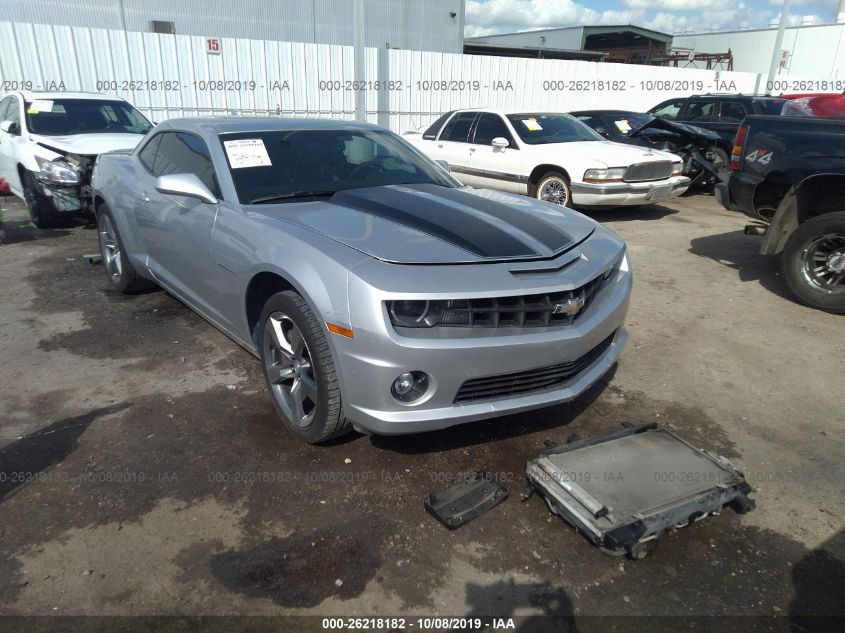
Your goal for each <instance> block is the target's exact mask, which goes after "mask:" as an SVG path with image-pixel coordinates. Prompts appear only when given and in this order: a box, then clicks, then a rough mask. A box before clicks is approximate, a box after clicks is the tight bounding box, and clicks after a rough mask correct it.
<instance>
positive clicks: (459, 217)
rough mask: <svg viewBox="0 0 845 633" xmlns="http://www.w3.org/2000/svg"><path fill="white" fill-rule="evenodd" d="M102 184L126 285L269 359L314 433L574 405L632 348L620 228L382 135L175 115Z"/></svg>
mask: <svg viewBox="0 0 845 633" xmlns="http://www.w3.org/2000/svg"><path fill="white" fill-rule="evenodd" d="M92 193H93V196H94V204H95V208H96V212H97V219H98V228H99V240H100V247H101V251H102V255H103V261H104V263H105V267H106V270H107V272H108V274H109V277H110V279H111V281H112V283H113V284H114V286H115V287H116V288H117V289H118V290H120V291H122V292H127V293H129V292H136V291H139V290H142V289H143V288H145V287H147V286H149V285H151V284H157V285H159V286H162V287H163V288H165V289H167V290H168V291H169V292H170V293H172V294H173V295H175V296H176V297H178V298H179V299H180V300H182V301H183V302H185V303H186V304H187V305H189V306H190V307H191V308H192V309H194V310H196V311H197V312H198V313H199V314H200V315H202V316H203V317H204V318H205V319H207V320H208V321H209V322H211V323H212V324H213V325H215V326H216V327H218V328H219V329H220V330H222V331H223V332H224V333H226V334H227V335H228V336H230V337H231V338H233V339H234V340H235V341H237V342H238V343H239V344H241V345H242V346H243V347H245V348H246V349H247V350H249V351H250V352H251V353H252V354H254V355H255V356H257V357H258V358H260V359H261V362H262V365H263V368H264V375H265V378H266V382H267V387H268V389H269V390H270V392H271V394H272V396H273V401H274V404H275V406H276V409H277V410H278V412H279V414H280V416H281V418H282V419H283V420H284V422H285V423H286V424H287V426H288V427H289V428H290V429H291V430H292V431H293V432H294V433H295V434H296V435H297V436H299V437H300V438H302V439H303V440H305V441H308V442H322V441H325V440H328V439H330V438H332V437H336V436H338V435H340V434H342V433H344V432H346V431H347V430H349V429H350V428H352V427H354V428H356V429H358V430H361V431H363V432H372V433H380V434H400V433H413V432H418V431H428V430H433V429H440V428H444V427H448V426H451V425H454V424H459V423H462V422H469V421H472V420H479V419H483V418H490V417H494V416H500V415H505V414H509V413H516V412H519V411H525V410H529V409H535V408H539V407H543V406H548V405H552V404H555V403H559V402H565V401H568V400H571V399H572V398H575V397H576V396H578V395H579V394H580V393H582V392H583V391H584V390H586V389H587V388H588V387H589V386H590V385H592V384H593V383H594V382H596V381H597V380H598V379H599V378H600V377H601V376H602V375H603V374H604V373H605V372H606V371H607V370H608V369H609V368H610V367H611V365H613V363H614V362H615V361H616V359H617V357H618V356H619V354H620V352H621V350H622V348H623V346H624V344H625V341H626V339H627V334H626V332H625V329H624V320H625V314H626V312H627V309H628V301H629V297H630V292H631V273H630V270H629V262H628V256H627V253H626V250H625V244H624V242H623V241H622V240H621V239H620V238H619V237H618V236H617V235H616V234H615V233H613V232H612V231H610V230H609V229H607V228H604V227H603V226H601V225H599V224H597V223H596V222H594V221H592V220H590V219H589V218H586V217H584V216H583V215H580V214H578V213H576V212H574V211H571V210H569V209H566V208H561V207H557V206H554V205H551V204H548V203H545V202H541V201H538V200H532V199H529V198H525V197H520V196H516V195H511V194H506V193H497V192H493V191H486V190H476V189H469V188H467V187H463V186H462V185H461V184H460V183H459V182H458V181H456V180H455V179H454V178H453V177H452V176H451V175H450V174H449V173H447V171H446V169H444V166H443V165H438V164H436V163H434V162H433V161H431V160H430V159H428V158H426V157H425V156H424V155H422V154H421V153H420V152H419V151H418V150H416V149H415V148H413V147H412V146H411V145H409V144H408V143H406V142H405V141H404V140H402V139H401V138H400V137H398V136H397V135H395V134H393V133H391V132H389V131H387V130H384V129H382V128H379V127H376V126H373V125H367V124H363V123H352V122H344V121H327V120H302V119H293V120H284V119H173V120H169V121H166V122H164V123H161V124H159V125H157V126H156V127H155V128H154V129H153V130H152V131H151V132H150V133H149V134H148V135H147V136H146V137H145V138H144V140H143V141H141V143H140V144H139V145H138V146H137V147H136V148H135V149H134V150H131V151H129V150H127V151H116V152H111V153H106V154H103V155H101V156H100V158H99V160H98V161H97V165H96V168H95V170H94V174H93V178H92Z"/></svg>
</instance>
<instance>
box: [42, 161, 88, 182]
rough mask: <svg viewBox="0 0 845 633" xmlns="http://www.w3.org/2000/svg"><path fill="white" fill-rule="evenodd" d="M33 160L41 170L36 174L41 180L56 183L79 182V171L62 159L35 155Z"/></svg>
mask: <svg viewBox="0 0 845 633" xmlns="http://www.w3.org/2000/svg"><path fill="white" fill-rule="evenodd" d="M35 162H36V163H38V168H39V169H40V170H41V173H40V174H38V177H39V178H41V180H46V181H47V182H52V183H55V184H57V185H76V184H79V172H78V171H76V170H75V169H74V168H73V166H72V165H69V164H68V163H66V162H65V161H63V160H62V159H60V158H57V159H56V160H47V159H46V158H41V157H40V156H36V157H35Z"/></svg>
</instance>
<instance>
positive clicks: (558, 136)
mask: <svg viewBox="0 0 845 633" xmlns="http://www.w3.org/2000/svg"><path fill="white" fill-rule="evenodd" d="M404 137H405V139H406V140H408V141H410V142H411V143H412V144H413V145H415V146H416V147H418V148H419V149H420V150H422V151H423V152H424V153H425V154H427V155H428V156H429V157H430V158H433V159H435V160H441V161H446V162H447V163H449V168H450V171H451V172H452V173H454V174H455V175H456V176H457V177H458V178H459V179H460V180H461V182H463V183H464V184H466V185H469V186H471V187H479V188H487V189H498V190H500V191H509V192H513V193H521V194H527V195H529V196H532V197H534V198H538V199H539V200H545V201H546V202H552V203H554V204H559V205H563V206H579V207H614V206H621V205H642V204H653V203H656V202H661V201H663V200H668V199H670V198H675V197H677V196H679V195H681V194H682V193H684V192H685V191H686V190H687V188H688V187H689V185H690V179H689V178H687V177H686V176H684V175H682V173H681V172H682V171H683V162H682V160H681V158H680V157H679V156H676V155H675V154H672V153H670V152H665V151H661V150H653V149H646V148H642V147H636V146H633V145H624V144H622V143H613V142H611V141H608V140H606V139H605V138H604V137H602V136H601V135H599V134H598V133H597V132H595V131H594V130H592V129H591V128H589V127H588V126H587V125H585V124H584V123H582V122H581V121H579V120H578V119H576V118H575V117H573V116H570V115H568V114H555V113H530V112H505V111H500V110H455V111H452V112H447V113H446V114H444V115H443V116H441V117H440V118H439V119H437V120H436V121H435V122H434V123H433V124H432V125H431V126H429V128H428V129H426V130H425V131H423V132H408V133H406V134H405V135H404Z"/></svg>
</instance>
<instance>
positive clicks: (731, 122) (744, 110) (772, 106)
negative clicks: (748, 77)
mask: <svg viewBox="0 0 845 633" xmlns="http://www.w3.org/2000/svg"><path fill="white" fill-rule="evenodd" d="M786 101H787V99H782V98H777V97H760V96H755V95H742V94H706V95H693V96H692V97H676V98H674V99H668V100H667V101H664V102H663V103H659V104H657V105H656V106H654V107H653V108H652V109H651V110H649V111H648V112H649V114H651V115H653V116H655V117H658V118H660V119H666V120H668V121H677V122H679V123H689V124H690V125H696V126H698V127H703V128H706V129H708V130H713V131H714V132H718V133H719V135H720V136H721V137H722V138H723V139H725V140H726V141H732V140H733V137H734V136H735V135H736V131H737V130H738V129H739V124H740V123H742V120H743V119H744V118H745V117H746V115H749V114H780V112H781V110H782V109H783V104H784V103H786Z"/></svg>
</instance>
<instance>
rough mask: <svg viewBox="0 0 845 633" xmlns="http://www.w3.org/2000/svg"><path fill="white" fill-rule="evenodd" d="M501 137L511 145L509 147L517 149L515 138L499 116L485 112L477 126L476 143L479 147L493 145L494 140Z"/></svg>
mask: <svg viewBox="0 0 845 633" xmlns="http://www.w3.org/2000/svg"><path fill="white" fill-rule="evenodd" d="M498 136H501V137H502V138H506V139H507V140H508V143H510V145H509V146H508V147H513V148H516V149H519V148H517V147H516V143H514V142H513V137H512V136H511V133H510V132H509V131H508V127H507V126H506V125H505V122H504V121H503V120H502V117H500V116H499V115H498V114H491V113H490V112H483V113H482V114H481V117H480V118H479V119H478V124H477V125H476V126H475V141H474V142H475V143H476V144H477V145H492V144H493V139H494V138H496V137H498Z"/></svg>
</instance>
